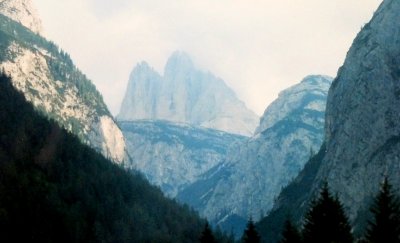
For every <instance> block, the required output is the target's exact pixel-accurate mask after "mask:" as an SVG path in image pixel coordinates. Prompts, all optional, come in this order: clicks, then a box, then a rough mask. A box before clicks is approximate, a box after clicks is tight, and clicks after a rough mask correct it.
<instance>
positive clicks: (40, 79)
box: [0, 1, 126, 163]
mask: <svg viewBox="0 0 400 243" xmlns="http://www.w3.org/2000/svg"><path fill="white" fill-rule="evenodd" d="M11 2H12V3H14V4H17V3H18V4H19V3H21V4H22V5H21V6H24V5H23V4H30V1H15V2H14V1H3V2H1V4H3V5H4V4H6V3H7V4H8V5H7V6H11V7H10V8H11V9H14V7H12V6H14V5H12V4H11ZM10 4H11V5H10ZM3 5H0V8H1V6H3ZM3 7H4V6H3ZM15 8H17V7H15ZM28 10H29V9H28ZM28 10H26V11H28ZM29 11H30V10H29ZM0 13H1V12H0ZM17 17H18V15H17ZM23 22H24V19H21V20H20V21H14V19H10V18H8V17H6V16H4V15H1V14H0V54H1V57H0V68H1V69H2V70H3V71H4V72H5V73H6V74H8V75H9V76H11V77H12V80H13V84H14V86H15V87H16V88H17V89H19V90H20V91H22V92H23V93H24V95H25V97H26V98H27V100H28V101H30V102H31V103H33V104H34V106H35V107H36V109H37V110H38V111H40V112H42V113H43V114H44V115H46V116H48V117H50V118H52V119H55V120H56V121H57V122H58V123H60V125H62V126H63V127H65V128H66V129H67V130H69V131H71V132H72V133H74V134H75V135H77V136H78V137H79V138H80V139H81V140H82V141H83V142H84V143H86V144H89V145H90V146H92V147H93V148H95V149H96V150H98V151H100V152H102V153H103V154H104V155H105V156H107V157H109V158H110V159H112V160H114V161H115V162H117V163H122V161H123V160H124V158H125V157H126V154H125V141H124V139H123V137H122V133H121V131H120V129H119V128H118V126H117V125H116V123H115V122H114V121H113V118H112V117H111V114H110V113H109V111H108V109H107V107H106V105H105V103H104V101H103V98H102V96H101V95H100V93H99V92H98V91H97V90H96V88H95V86H94V85H93V84H92V83H91V81H89V80H88V79H87V78H86V76H85V75H84V74H82V73H81V72H80V71H79V70H78V69H77V68H76V67H75V65H74V64H73V62H72V60H71V59H70V58H69V56H68V54H66V53H64V52H63V51H60V50H59V48H58V47H57V46H56V45H55V44H53V43H51V42H49V41H47V40H45V39H44V38H42V37H40V36H39V35H36V34H35V33H33V32H32V31H30V30H29V29H26V28H24V27H22V25H21V24H20V23H23Z"/></svg>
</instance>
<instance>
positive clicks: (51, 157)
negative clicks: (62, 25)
mask: <svg viewBox="0 0 400 243" xmlns="http://www.w3.org/2000/svg"><path fill="white" fill-rule="evenodd" d="M0 124H1V125H0V242H198V240H199V239H200V236H201V231H202V230H203V228H204V224H205V221H204V220H201V219H200V218H199V217H198V215H197V214H196V213H195V212H193V211H192V210H190V209H189V208H187V207H184V206H179V205H178V204H177V203H176V202H174V201H172V200H169V199H166V198H164V196H163V194H162V193H161V191H160V190H159V189H157V188H155V187H152V186H150V185H149V183H148V182H147V181H146V180H145V179H144V178H142V177H141V176H140V175H139V174H137V173H132V172H128V171H125V170H123V169H122V168H120V167H118V166H117V165H115V164H113V163H111V162H110V161H108V160H106V159H105V158H104V157H103V156H101V155H100V154H99V153H97V152H95V151H94V150H93V149H91V148H89V147H88V146H86V145H82V144H81V143H80V141H79V139H78V138H77V137H75V136H74V135H72V134H70V133H68V132H66V131H65V130H63V129H61V128H60V127H59V126H58V125H57V124H56V123H55V122H54V121H49V120H48V119H47V118H44V117H42V116H40V115H38V113H37V112H36V111H35V110H34V108H33V106H32V105H30V104H29V103H28V102H26V100H25V98H24V96H23V95H22V94H21V93H19V92H18V91H16V90H15V89H14V88H13V86H12V84H11V81H10V79H9V78H8V77H6V76H4V75H1V76H0Z"/></svg>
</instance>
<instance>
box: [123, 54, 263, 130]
mask: <svg viewBox="0 0 400 243" xmlns="http://www.w3.org/2000/svg"><path fill="white" fill-rule="evenodd" d="M117 118H118V120H123V121H133V120H141V119H147V120H167V121H172V122H178V123H188V124H191V125H195V126H202V127H206V128H212V129H217V130H222V131H225V132H230V133H235V134H240V135H245V136H250V135H252V134H253V132H254V130H255V128H256V126H257V124H258V117H257V116H256V115H255V114H254V113H253V112H252V111H250V110H249V109H248V108H246V106H245V104H244V103H243V102H242V101H240V100H239V99H238V98H237V96H236V94H235V93H234V92H233V91H232V90H231V89H230V88H229V87H228V86H227V85H226V84H225V83H224V81H223V80H221V79H219V78H217V77H215V76H214V75H213V74H211V73H207V72H203V71H200V70H198V69H197V68H196V67H195V66H194V64H193V62H192V61H191V59H190V58H189V56H188V55H187V54H185V53H183V52H175V53H174V54H172V56H171V57H170V58H169V60H168V62H167V64H166V67H165V71H164V75H163V76H161V75H159V74H158V73H157V72H156V71H154V70H153V69H152V68H151V67H150V66H149V65H148V64H147V63H144V62H143V63H141V64H139V65H137V66H136V67H135V69H134V70H133V71H132V74H131V76H130V79H129V83H128V87H127V90H126V93H125V97H124V100H123V102H122V105H121V110H120V112H119V115H118V117H117Z"/></svg>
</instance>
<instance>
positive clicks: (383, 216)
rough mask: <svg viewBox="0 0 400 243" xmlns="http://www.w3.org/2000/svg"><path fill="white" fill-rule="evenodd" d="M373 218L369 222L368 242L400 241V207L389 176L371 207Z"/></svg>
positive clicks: (396, 242)
mask: <svg viewBox="0 0 400 243" xmlns="http://www.w3.org/2000/svg"><path fill="white" fill-rule="evenodd" d="M371 212H372V214H373V220H372V221H369V222H368V230H367V235H366V239H367V242H371V243H378V242H379V243H381V242H391V243H398V242H400V218H399V217H400V208H399V202H398V198H397V197H396V196H395V195H394V193H393V191H392V186H391V185H390V184H389V181H388V179H387V178H385V180H384V181H383V183H382V186H381V189H380V191H379V193H378V195H377V196H376V198H375V201H374V204H373V205H372V207H371Z"/></svg>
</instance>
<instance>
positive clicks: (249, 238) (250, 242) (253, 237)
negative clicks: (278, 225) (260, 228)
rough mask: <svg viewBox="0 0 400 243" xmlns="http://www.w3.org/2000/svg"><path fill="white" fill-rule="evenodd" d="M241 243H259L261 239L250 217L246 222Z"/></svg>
mask: <svg viewBox="0 0 400 243" xmlns="http://www.w3.org/2000/svg"><path fill="white" fill-rule="evenodd" d="M242 242H243V243H259V242H261V237H260V235H259V234H258V232H257V230H256V226H255V225H254V222H253V219H252V218H251V217H250V219H249V221H248V222H247V226H246V229H245V230H244V232H243V236H242Z"/></svg>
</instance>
